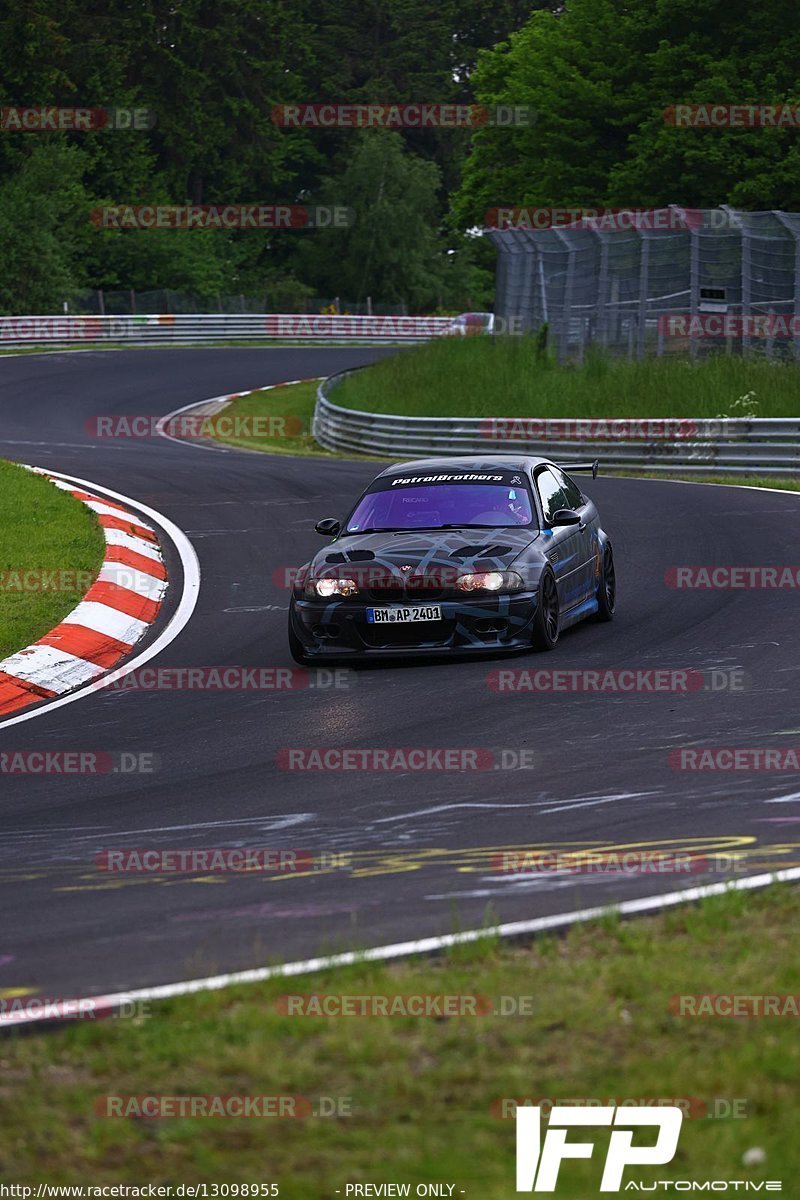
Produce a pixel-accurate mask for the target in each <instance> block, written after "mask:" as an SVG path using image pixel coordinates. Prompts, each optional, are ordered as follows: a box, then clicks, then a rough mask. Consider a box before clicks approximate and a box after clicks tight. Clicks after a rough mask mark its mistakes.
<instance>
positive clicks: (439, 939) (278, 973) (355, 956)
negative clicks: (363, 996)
mask: <svg viewBox="0 0 800 1200" xmlns="http://www.w3.org/2000/svg"><path fill="white" fill-rule="evenodd" d="M793 882H800V867H789V868H786V869H784V870H780V871H771V872H768V873H763V874H761V875H750V876H748V877H747V878H745V879H734V880H731V881H729V882H722V883H710V884H704V885H700V886H697V887H691V888H683V889H681V890H680V891H676V892H665V893H663V894H661V895H655V896H643V897H641V898H639V899H637V900H622V901H620V902H619V903H616V904H603V905H598V906H596V907H594V908H581V909H576V910H575V911H574V912H568V913H554V914H553V915H551V916H547V917H532V918H530V919H529V920H527V921H510V922H507V923H505V924H503V925H495V926H487V927H486V928H484V929H466V930H464V931H463V932H461V933H449V934H441V935H439V936H435V937H427V938H419V939H418V940H417V941H411V942H393V943H390V944H389V945H386V946H374V947H372V948H371V949H368V950H346V951H344V952H342V953H340V954H329V955H325V956H323V957H319V958H308V959H304V960H300V961H298V962H291V963H282V964H279V965H278V966H274V967H254V968H251V969H249V970H245V971H232V972H229V973H228V974H226V975H209V976H207V977H206V978H203V979H187V980H184V981H181V982H178V983H165V984H160V985H157V986H155V987H149V988H134V989H132V990H131V991H128V992H112V993H108V994H106V995H100V996H87V997H83V998H82V999H83V1001H84V1003H85V1004H87V1005H89V1004H93V1005H94V1006H97V1007H98V1008H102V1009H106V1008H118V1007H120V1006H121V1005H123V1004H129V1003H133V1002H136V1001H151V1000H169V999H172V998H174V997H176V996H187V995H192V994H193V993H195V992H213V991H220V990H222V989H223V988H227V987H233V986H235V985H237V984H243V983H263V982H266V981H267V980H270V979H280V978H284V977H291V976H295V975H309V974H312V973H313V972H315V971H323V970H327V969H329V968H331V967H341V966H351V965H358V964H361V963H365V962H385V961H387V960H390V959H396V958H404V957H408V956H410V955H415V954H433V953H435V952H436V951H438V950H445V949H448V948H449V947H451V946H459V945H464V944H465V943H468V942H477V941H480V940H481V939H482V938H486V937H503V938H511V937H520V936H523V935H524V934H533V933H543V932H545V931H547V930H551V929H563V928H565V927H566V926H568V925H578V924H582V923H585V922H587V921H594V920H597V918H599V917H604V916H611V915H619V916H637V915H639V914H640V913H650V912H657V911H658V910H659V909H666V908H674V907H675V906H677V905H679V904H689V903H692V902H693V901H695V900H703V899H705V898H706V897H708V896H721V895H724V894H725V893H726V892H744V891H755V890H757V889H760V888H764V887H768V886H769V885H770V884H771V883H793ZM76 999H78V998H77V997H76ZM35 1000H36V998H35V997H31V1002H32V1003H33V1002H35ZM58 1003H59V1004H62V1005H71V1006H74V1004H75V999H73V1000H69V1001H60V1002H58ZM50 1007H51V1008H58V1004H56V1005H51V1006H50ZM58 1019H59V1018H58V1017H53V1016H44V1017H43V1016H41V1015H39V1014H30V1015H28V1014H25V1013H24V1012H23V1013H20V1014H19V1015H16V1014H15V1015H13V1016H11V1015H9V1016H8V1017H5V1018H4V1017H3V1016H2V1015H0V1031H2V1030H3V1029H6V1028H18V1027H20V1026H25V1025H36V1024H40V1023H48V1022H52V1021H53V1020H58ZM63 1019H65V1020H71V1019H74V1007H73V1009H72V1015H69V1010H67V1014H66V1015H65V1016H64V1018H63Z"/></svg>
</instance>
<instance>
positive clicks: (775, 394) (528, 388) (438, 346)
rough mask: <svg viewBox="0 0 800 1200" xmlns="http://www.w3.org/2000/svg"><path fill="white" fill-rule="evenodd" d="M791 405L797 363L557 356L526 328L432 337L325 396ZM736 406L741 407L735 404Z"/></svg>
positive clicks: (558, 404)
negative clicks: (494, 334) (519, 332)
mask: <svg viewBox="0 0 800 1200" xmlns="http://www.w3.org/2000/svg"><path fill="white" fill-rule="evenodd" d="M749 393H755V396H754V400H755V411H754V415H756V416H761V417H783V416H796V415H798V414H800V369H798V368H797V367H795V366H793V365H785V364H770V363H768V362H765V361H759V360H756V359H747V360H745V359H742V358H737V357H734V356H730V357H727V356H724V355H717V356H714V357H712V358H708V359H706V360H704V361H702V362H699V363H696V364H693V363H689V362H688V361H687V360H685V359H675V358H663V359H655V358H653V359H646V360H645V361H643V362H633V363H630V362H627V361H626V360H618V359H612V358H607V357H605V356H602V355H599V354H594V355H591V356H590V357H589V358H588V359H587V361H586V363H585V364H584V365H583V366H560V365H558V364H556V363H554V362H553V361H552V359H550V358H542V357H540V356H538V355H537V353H536V340H535V339H534V338H532V337H503V338H497V339H496V340H492V339H490V338H439V339H437V340H436V341H433V342H429V343H428V344H427V345H425V346H420V347H418V348H416V349H414V350H411V351H409V352H408V353H405V354H397V355H395V356H394V357H392V358H386V359H382V360H381V361H380V362H377V363H375V364H374V365H373V366H371V367H370V368H369V370H367V371H360V372H357V373H356V374H355V375H351V376H350V377H348V378H347V379H345V380H344V382H343V383H342V384H341V385H340V386H339V387H338V388H337V389H336V391H335V393H334V394H333V395H332V397H331V398H332V399H333V400H335V402H336V403H337V404H341V405H343V406H344V407H345V408H358V409H364V410H366V411H369V412H382V413H402V414H413V415H414V416H430V417H438V416H442V417H451V416H452V417H454V416H461V417H483V416H498V417H517V416H535V417H716V416H718V415H720V414H725V415H727V416H736V415H738V414H739V413H741V406H740V407H739V408H737V407H736V402H737V401H738V400H739V398H740V397H742V396H745V395H747V394H749ZM741 415H744V413H741Z"/></svg>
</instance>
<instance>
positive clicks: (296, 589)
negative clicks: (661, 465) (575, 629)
mask: <svg viewBox="0 0 800 1200" xmlns="http://www.w3.org/2000/svg"><path fill="white" fill-rule="evenodd" d="M570 471H590V472H591V473H592V477H593V478H594V477H596V475H597V462H594V463H586V464H575V465H572V466H569V467H566V466H565V467H560V466H557V465H556V464H555V463H552V462H550V461H549V460H548V459H545V458H536V457H523V456H519V457H516V456H512V455H505V454H502V455H501V454H497V455H486V456H483V457H475V458H466V457H463V458H462V457H461V456H459V457H458V458H431V459H423V460H417V461H414V462H407V463H400V464H396V465H394V466H391V467H387V469H386V470H385V471H382V472H381V474H380V475H378V476H377V478H376V479H374V480H373V482H372V483H371V484H370V485H369V487H368V488H367V489H366V491H365V492H364V493H363V494H362V496H361V498H360V499H359V500H358V502H357V503H356V505H355V507H354V508H353V509H352V511H351V512H350V514H349V516H348V517H347V518H346V519H345V520H344V522H342V523H340V522H339V521H338V520H336V519H335V518H333V517H328V518H326V519H325V520H322V521H319V522H318V523H317V525H316V530H317V532H318V533H320V534H322V535H323V536H325V537H329V538H332V539H333V540H332V543H331V544H330V545H329V546H328V547H327V548H326V549H324V550H321V551H320V552H319V553H318V554H317V555H315V556H314V558H313V559H312V560H311V562H309V563H307V564H306V565H305V566H304V567H301V568H300V570H299V572H298V574H297V577H296V579H295V583H294V586H293V590H292V597H291V600H290V604H289V647H290V651H291V654H292V657H293V658H294V659H295V661H296V662H299V663H309V662H312V661H315V660H322V659H332V658H351V657H355V658H359V657H361V658H367V657H380V656H392V655H417V654H423V655H434V656H435V655H449V654H453V653H458V654H461V653H469V652H473V651H483V652H484V653H485V652H486V651H503V650H523V649H530V648H534V649H536V650H552V649H553V647H554V646H555V644H556V642H557V641H558V636H559V633H561V632H562V631H563V630H564V629H567V628H568V627H569V626H570V625H574V624H576V623H577V622H578V621H582V620H583V619H584V618H585V617H595V618H596V619H599V620H601V621H610V620H611V618H612V617H613V615H614V606H615V601H616V582H615V575H614V555H613V551H612V548H611V542H610V541H609V538H608V535H607V534H606V533H605V531H604V530H603V529H602V527H601V525H600V518H599V516H598V512H597V509H596V508H595V506H594V504H593V503H592V501H591V500H590V499H589V498H588V497H587V496H585V495H583V493H582V492H581V489H580V488H579V487H578V485H577V483H575V481H574V480H573V479H572V478H571V476H570V474H569V472H570Z"/></svg>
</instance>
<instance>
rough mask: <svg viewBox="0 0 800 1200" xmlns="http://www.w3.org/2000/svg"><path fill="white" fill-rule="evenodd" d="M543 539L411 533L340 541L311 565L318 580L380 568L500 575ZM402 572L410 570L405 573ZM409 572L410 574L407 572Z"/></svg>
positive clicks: (533, 533) (516, 533)
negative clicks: (492, 573) (318, 577)
mask: <svg viewBox="0 0 800 1200" xmlns="http://www.w3.org/2000/svg"><path fill="white" fill-rule="evenodd" d="M538 537H539V530H537V529H524V528H523V529H520V528H515V527H513V526H512V527H510V528H509V527H506V528H500V529H474V528H473V529H470V528H469V527H466V528H463V529H442V530H440V531H437V530H430V529H428V530H409V531H407V532H405V531H404V532H402V533H368V534H356V535H347V534H345V535H344V536H343V537H340V538H337V539H336V541H335V542H333V543H331V545H330V546H327V547H326V548H325V549H324V550H320V552H319V553H318V554H316V555H315V557H314V558H313V559H312V561H311V564H310V566H311V570H312V572H313V574H314V575H315V576H319V575H338V576H340V577H341V576H342V575H344V574H345V573H347V574H349V573H351V571H353V573H357V572H358V570H359V569H360V570H362V571H366V572H369V570H370V564H378V565H379V566H383V567H385V568H386V569H387V571H388V572H389V573H390V574H391V575H392V576H393V575H395V574H397V575H398V577H399V578H403V574H406V575H407V574H423V573H425V574H427V573H429V572H432V571H434V569H435V568H442V567H447V568H449V570H450V571H455V570H457V571H458V572H459V573H460V572H462V571H464V572H467V571H501V570H505V569H507V568H508V567H510V566H511V564H512V563H513V562H514V560H515V559H516V558H517V557H518V556H519V555H520V554H521V553H522V551H523V550H525V549H526V547H528V546H530V545H531V543H532V542H534V541H535V540H536V539H537V538H538ZM404 568H406V570H405V571H404ZM408 568H410V571H408V570H407V569H408Z"/></svg>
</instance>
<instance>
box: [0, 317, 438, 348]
mask: <svg viewBox="0 0 800 1200" xmlns="http://www.w3.org/2000/svg"><path fill="white" fill-rule="evenodd" d="M452 327H453V318H452V317H404V316H394V317H351V316H347V315H336V314H327V313H325V314H309V315H306V316H298V315H295V314H293V313H159V314H143V315H141V316H116V317H115V316H104V317H100V316H67V315H64V316H38V317H34V316H26V317H0V349H3V348H9V349H10V348H12V347H31V346H54V347H63V346H74V345H76V344H80V343H92V344H94V343H98V342H100V343H102V342H111V343H118V342H130V343H131V344H133V345H169V344H170V343H171V342H172V343H186V342H191V343H200V344H203V343H213V342H231V341H248V342H249V341H256V342H259V341H264V342H269V341H297V342H327V343H329V344H336V343H352V342H364V343H366V344H368V345H381V344H391V343H394V342H411V343H413V342H426V341H429V340H430V339H431V338H434V337H441V336H442V335H443V334H447V333H450V331H451V329H452Z"/></svg>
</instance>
